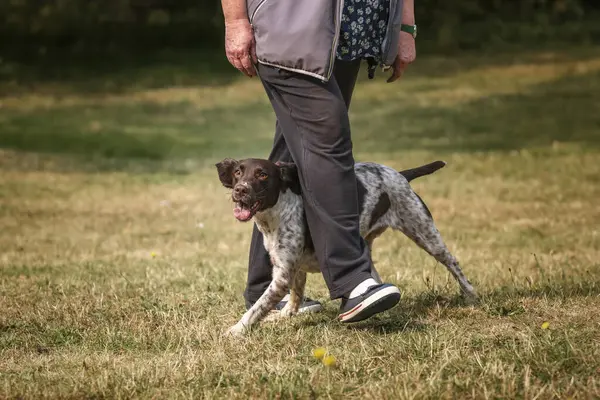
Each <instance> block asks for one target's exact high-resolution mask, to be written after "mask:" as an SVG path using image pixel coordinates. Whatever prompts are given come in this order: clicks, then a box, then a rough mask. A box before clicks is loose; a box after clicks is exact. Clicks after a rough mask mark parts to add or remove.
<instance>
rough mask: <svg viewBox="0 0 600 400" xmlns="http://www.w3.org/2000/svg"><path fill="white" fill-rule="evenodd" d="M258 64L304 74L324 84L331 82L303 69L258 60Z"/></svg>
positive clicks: (322, 76)
mask: <svg viewBox="0 0 600 400" xmlns="http://www.w3.org/2000/svg"><path fill="white" fill-rule="evenodd" d="M258 62H259V63H261V64H263V65H268V66H269V67H275V68H281V69H285V70H286V71H291V72H296V73H298V74H302V75H308V76H310V77H313V78H317V79H320V80H322V81H323V82H327V81H329V78H326V77H325V76H324V75H319V74H316V73H314V72H310V71H306V70H303V69H299V68H292V67H286V66H284V65H280V64H276V63H271V62H268V61H263V60H258Z"/></svg>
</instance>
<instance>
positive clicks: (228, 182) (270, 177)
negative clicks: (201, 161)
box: [216, 158, 300, 222]
mask: <svg viewBox="0 0 600 400" xmlns="http://www.w3.org/2000/svg"><path fill="white" fill-rule="evenodd" d="M216 167H217V171H218V172H219V179H220V180H221V183H222V184H223V186H225V187H226V188H229V189H233V192H232V195H231V198H232V200H233V202H234V203H235V208H234V210H233V215H234V216H235V218H237V219H238V220H239V221H242V222H246V221H249V220H250V219H251V218H252V217H253V216H254V215H255V214H256V213H257V212H261V211H265V210H267V209H269V208H271V207H273V206H274V205H275V204H277V201H278V200H279V193H282V192H285V191H286V190H288V189H289V190H291V191H293V192H294V193H296V194H300V181H299V179H298V171H297V169H296V166H295V165H294V164H290V163H281V162H278V163H274V162H271V161H268V160H261V159H255V158H248V159H245V160H240V161H237V160H233V159H231V158H226V159H224V160H223V161H221V162H220V163H218V164H216Z"/></svg>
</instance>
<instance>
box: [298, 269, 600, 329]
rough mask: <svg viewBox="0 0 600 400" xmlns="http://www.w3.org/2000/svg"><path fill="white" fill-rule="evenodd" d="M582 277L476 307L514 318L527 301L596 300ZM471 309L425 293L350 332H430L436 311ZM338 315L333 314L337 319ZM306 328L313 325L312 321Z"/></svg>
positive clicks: (505, 292)
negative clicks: (426, 319)
mask: <svg viewBox="0 0 600 400" xmlns="http://www.w3.org/2000/svg"><path fill="white" fill-rule="evenodd" d="M587 275H588V276H586V277H578V279H579V280H575V279H571V280H564V279H563V278H559V277H557V278H555V279H550V280H548V281H547V282H546V283H544V284H539V285H536V286H532V287H528V288H524V287H502V288H498V289H495V290H493V291H491V292H486V293H482V294H481V299H480V301H479V302H478V304H476V305H473V307H475V308H477V309H480V310H482V311H484V312H485V313H486V314H487V315H489V316H494V317H511V316H515V315H519V314H523V313H526V312H527V310H526V309H525V307H524V306H523V303H522V300H523V299H524V298H530V299H542V298H545V299H551V300H557V299H569V298H577V297H596V296H598V295H600V281H596V280H593V276H592V275H591V274H587ZM466 307H471V305H469V304H467V303H466V302H465V300H464V299H463V297H462V296H460V295H452V296H444V295H439V294H435V293H422V294H420V295H418V296H416V297H414V298H407V299H403V300H401V301H400V304H399V305H398V306H396V307H395V308H394V309H392V310H390V311H389V312H388V313H387V314H386V315H384V316H381V317H375V318H372V319H369V320H367V321H365V322H359V323H357V324H351V325H348V329H353V330H359V331H369V332H372V333H377V334H389V333H393V332H422V331H426V330H427V329H428V324H427V323H425V322H423V320H424V319H425V318H426V317H427V315H428V314H430V313H431V311H432V310H433V309H442V310H444V312H447V311H451V312H452V311H458V310H460V309H463V308H466ZM335 316H337V314H332V315H331V318H335ZM449 318H452V319H462V318H470V317H469V315H468V314H464V315H461V314H457V313H452V315H451V316H449ZM305 324H307V325H309V324H310V321H307V322H306V323H305Z"/></svg>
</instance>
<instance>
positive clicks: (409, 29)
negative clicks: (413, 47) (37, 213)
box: [400, 24, 417, 38]
mask: <svg viewBox="0 0 600 400" xmlns="http://www.w3.org/2000/svg"><path fill="white" fill-rule="evenodd" d="M400 30H401V31H403V32H406V33H410V34H411V35H413V37H414V38H416V37H417V25H406V24H401V25H400Z"/></svg>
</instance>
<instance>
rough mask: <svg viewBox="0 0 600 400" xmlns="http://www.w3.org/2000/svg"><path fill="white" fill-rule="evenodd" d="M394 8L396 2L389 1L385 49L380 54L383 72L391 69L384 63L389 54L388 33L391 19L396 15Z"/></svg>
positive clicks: (396, 5) (393, 0) (396, 4)
mask: <svg viewBox="0 0 600 400" xmlns="http://www.w3.org/2000/svg"><path fill="white" fill-rule="evenodd" d="M392 6H393V7H394V9H392ZM396 7H398V1H395V0H390V13H389V15H388V21H387V27H386V29H385V30H386V39H387V40H386V44H385V49H383V53H382V54H381V64H382V68H383V69H384V70H386V69H388V68H390V67H391V65H386V64H385V61H386V60H387V58H388V54H389V52H390V33H391V31H392V30H393V29H392V28H391V27H390V25H391V22H393V18H394V16H395V15H396Z"/></svg>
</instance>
